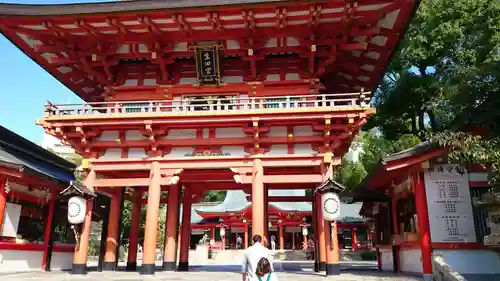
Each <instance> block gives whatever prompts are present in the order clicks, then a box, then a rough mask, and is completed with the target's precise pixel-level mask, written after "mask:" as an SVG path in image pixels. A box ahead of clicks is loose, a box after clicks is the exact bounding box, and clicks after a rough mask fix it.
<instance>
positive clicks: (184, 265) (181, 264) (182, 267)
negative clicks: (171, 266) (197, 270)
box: [177, 261, 189, 271]
mask: <svg viewBox="0 0 500 281" xmlns="http://www.w3.org/2000/svg"><path fill="white" fill-rule="evenodd" d="M177 270H178V271H189V262H187V261H180V262H179V267H178V268H177Z"/></svg>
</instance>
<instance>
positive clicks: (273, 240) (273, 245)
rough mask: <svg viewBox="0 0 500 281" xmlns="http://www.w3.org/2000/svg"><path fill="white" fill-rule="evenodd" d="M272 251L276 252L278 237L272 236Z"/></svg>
mask: <svg viewBox="0 0 500 281" xmlns="http://www.w3.org/2000/svg"><path fill="white" fill-rule="evenodd" d="M271 250H273V251H276V237H274V235H271Z"/></svg>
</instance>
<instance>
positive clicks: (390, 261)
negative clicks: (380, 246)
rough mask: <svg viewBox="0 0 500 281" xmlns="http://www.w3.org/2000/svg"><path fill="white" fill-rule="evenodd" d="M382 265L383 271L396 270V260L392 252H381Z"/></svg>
mask: <svg viewBox="0 0 500 281" xmlns="http://www.w3.org/2000/svg"><path fill="white" fill-rule="evenodd" d="M380 264H381V266H382V270H383V271H393V270H394V258H393V255H392V251H383V252H382V251H381V252H380Z"/></svg>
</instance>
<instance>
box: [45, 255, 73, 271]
mask: <svg viewBox="0 0 500 281" xmlns="http://www.w3.org/2000/svg"><path fill="white" fill-rule="evenodd" d="M72 265H73V252H70V253H59V252H52V259H51V260H50V269H52V270H68V269H71V267H72Z"/></svg>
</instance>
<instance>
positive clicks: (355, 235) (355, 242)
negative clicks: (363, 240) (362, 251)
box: [351, 228, 358, 251]
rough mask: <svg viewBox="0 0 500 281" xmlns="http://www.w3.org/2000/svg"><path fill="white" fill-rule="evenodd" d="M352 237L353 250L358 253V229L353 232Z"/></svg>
mask: <svg viewBox="0 0 500 281" xmlns="http://www.w3.org/2000/svg"><path fill="white" fill-rule="evenodd" d="M351 233H352V234H351V235H352V240H351V241H352V250H353V251H356V250H357V249H358V231H357V229H356V228H353V229H352V230H351Z"/></svg>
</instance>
